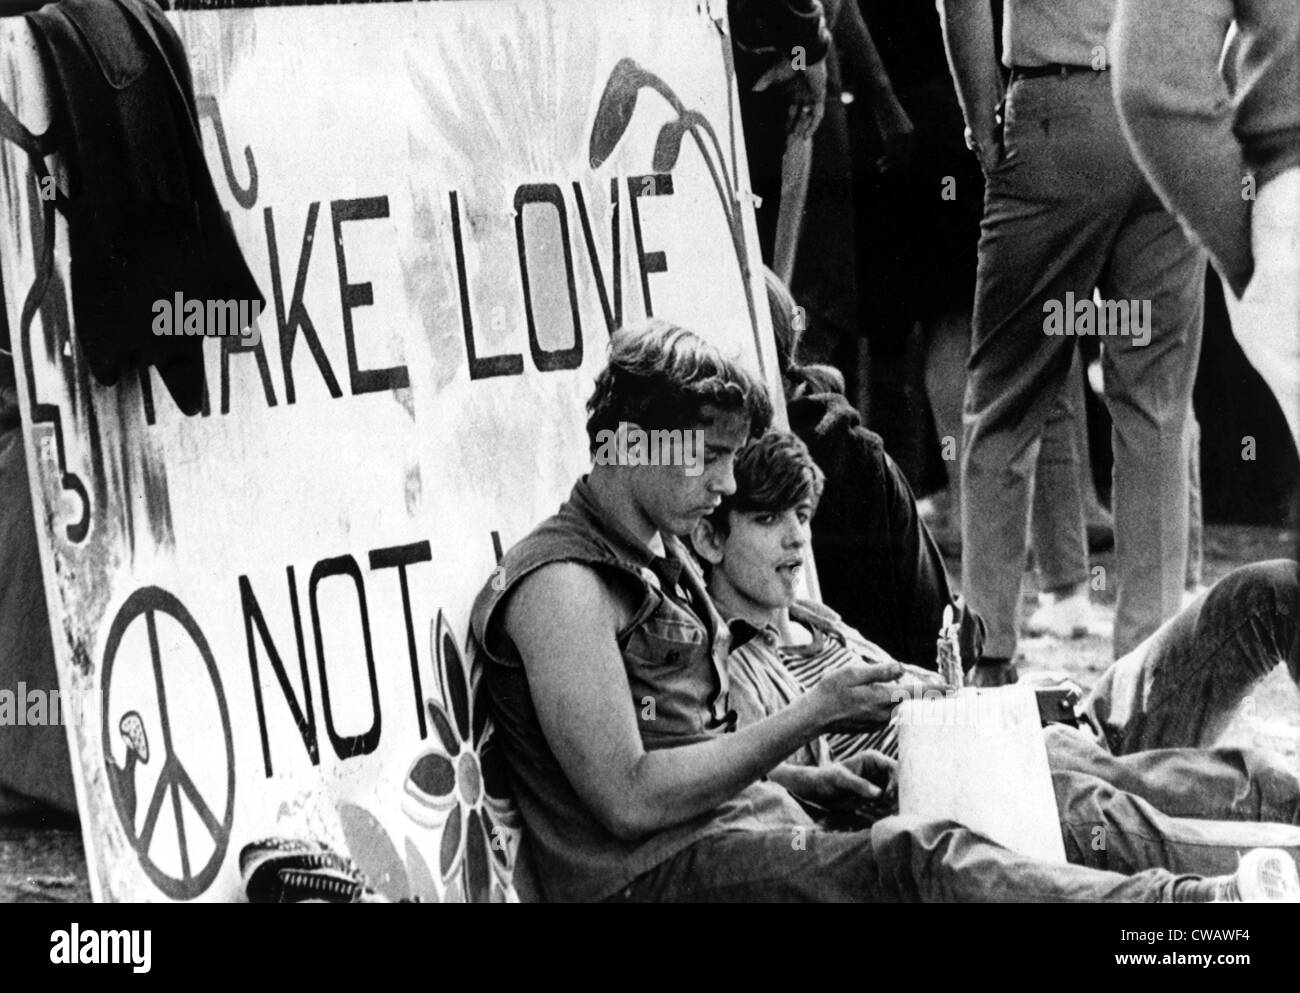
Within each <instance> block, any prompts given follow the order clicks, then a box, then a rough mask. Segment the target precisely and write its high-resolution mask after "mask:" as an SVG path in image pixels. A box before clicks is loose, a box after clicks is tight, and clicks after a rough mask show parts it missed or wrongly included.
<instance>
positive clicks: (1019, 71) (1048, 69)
mask: <svg viewBox="0 0 1300 993" xmlns="http://www.w3.org/2000/svg"><path fill="white" fill-rule="evenodd" d="M1105 71H1106V70H1105V69H1094V68H1093V67H1092V66H1075V65H1066V64H1065V63H1063V62H1049V63H1048V64H1047V65H1045V66H1012V67H1011V82H1013V83H1014V82H1015V81H1016V80H1017V79H1041V78H1042V77H1044V76H1061V77H1064V76H1073V75H1074V74H1075V73H1079V72H1105Z"/></svg>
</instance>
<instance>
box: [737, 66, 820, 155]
mask: <svg viewBox="0 0 1300 993" xmlns="http://www.w3.org/2000/svg"><path fill="white" fill-rule="evenodd" d="M773 86H775V87H777V88H779V89H781V90H783V91H784V92H785V94H786V95H787V97H788V98H789V101H790V111H789V114H788V115H787V117H786V135H787V136H788V138H789V139H790V140H791V141H794V140H804V139H807V138H811V137H812V136H813V133H814V132H815V131H816V130H817V125H819V124H821V122H822V115H823V114H825V113H826V60H825V59H822V61H820V62H815V63H813V64H812V65H810V66H809V67H808V68H806V69H796V68H795V67H794V64H793V62H792V61H791V60H789V59H784V58H783V59H781V60H780V61H779V62H777V63H776V65H774V66H772V68H771V69H769V70H767V72H765V73H763V75H762V76H761V77H760V78H759V80H758V82H757V83H755V84H754V92H755V93H762V92H763V91H764V90H766V89H768V88H769V87H773Z"/></svg>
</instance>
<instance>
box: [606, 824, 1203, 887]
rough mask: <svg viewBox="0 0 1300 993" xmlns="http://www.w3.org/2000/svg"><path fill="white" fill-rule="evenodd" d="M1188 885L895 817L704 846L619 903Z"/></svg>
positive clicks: (717, 839) (644, 879)
mask: <svg viewBox="0 0 1300 993" xmlns="http://www.w3.org/2000/svg"><path fill="white" fill-rule="evenodd" d="M1184 882H1185V880H1184V879H1182V878H1180V877H1178V876H1175V875H1174V874H1173V873H1171V872H1168V871H1167V870H1164V869H1150V870H1147V871H1144V872H1139V873H1136V874H1133V875H1127V876H1126V875H1121V874H1120V873H1116V872H1104V871H1101V870H1098V869H1090V868H1085V867H1083V866H1075V865H1056V864H1053V863H1049V862H1042V861H1039V860H1037V859H1031V858H1025V857H1024V856H1020V855H1016V854H1015V853H1014V852H1011V851H1009V850H1007V849H1005V848H1003V847H1002V846H1000V845H997V844H994V843H993V842H991V841H989V840H988V839H987V838H984V837H982V836H980V835H978V834H976V833H975V832H973V831H970V830H968V829H966V828H964V827H962V826H961V825H959V824H954V823H952V822H947V821H924V820H921V819H919V818H915V817H902V816H899V817H889V818H886V819H885V820H883V821H878V822H876V824H875V825H874V826H873V827H872V828H871V829H870V830H869V831H853V832H838V831H823V830H818V829H807V828H797V827H791V828H790V829H789V830H775V831H731V832H727V833H725V834H717V835H712V836H710V837H708V838H705V839H703V840H701V841H698V842H696V843H695V844H694V845H692V846H691V847H690V848H688V849H686V850H685V851H684V852H681V853H679V854H678V855H676V856H674V857H673V858H671V859H669V860H668V861H667V862H665V863H663V864H661V865H659V866H658V867H656V868H654V869H652V870H650V871H649V872H647V873H645V874H644V875H642V876H640V877H638V878H637V879H636V880H634V881H633V882H632V883H631V885H629V886H627V887H625V888H624V889H623V890H621V891H620V892H619V893H617V894H616V895H615V896H614V897H612V898H611V900H612V901H615V902H670V903H671V902H709V903H750V902H755V901H769V900H771V901H787V902H816V903H882V902H883V903H957V902H962V903H979V902H996V901H1018V902H1053V903H1064V902H1086V903H1093V902H1097V901H1115V902H1125V903H1134V902H1135V903H1145V902H1165V903H1167V902H1173V901H1174V900H1175V899H1176V898H1177V895H1178V890H1179V887H1180V885H1181V884H1183V883H1184Z"/></svg>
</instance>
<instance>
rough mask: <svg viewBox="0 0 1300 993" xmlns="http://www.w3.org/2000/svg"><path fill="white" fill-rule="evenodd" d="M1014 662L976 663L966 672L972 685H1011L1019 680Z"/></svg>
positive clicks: (967, 680)
mask: <svg viewBox="0 0 1300 993" xmlns="http://www.w3.org/2000/svg"><path fill="white" fill-rule="evenodd" d="M1019 679H1020V677H1019V676H1018V675H1017V674H1016V664H1015V663H1014V662H997V663H995V664H993V665H984V664H983V663H976V664H975V665H974V666H973V667H972V668H971V670H970V672H968V673H967V674H966V682H967V684H968V685H970V686H985V687H988V686H1009V685H1011V684H1012V683H1014V682H1016V681H1017V680H1019Z"/></svg>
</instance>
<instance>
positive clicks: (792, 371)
mask: <svg viewBox="0 0 1300 993" xmlns="http://www.w3.org/2000/svg"><path fill="white" fill-rule="evenodd" d="M763 281H764V283H765V284H766V285H767V310H768V315H769V316H770V317H771V319H772V334H773V336H774V337H775V338H776V361H777V367H778V368H779V369H780V370H781V381H782V383H783V385H784V386H785V398H786V400H793V399H794V398H795V397H798V396H802V395H804V394H805V393H839V394H841V395H842V394H843V393H844V374H843V373H842V372H840V371H839V370H838V369H836V368H834V367H832V366H828V365H801V364H800V362H799V343H800V342H801V341H802V340H803V334H804V331H806V330H807V327H806V320H807V317H806V315H805V313H804V311H803V308H801V307H800V306H799V305H798V304H797V303H795V302H794V297H793V296H792V295H791V294H790V288H789V287H788V286H786V285H785V283H783V282H782V281H781V277H780V276H778V275H777V274H776V273H774V272H773V271H772V270H771V269H769V268H767V267H766V266H764V267H763Z"/></svg>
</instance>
